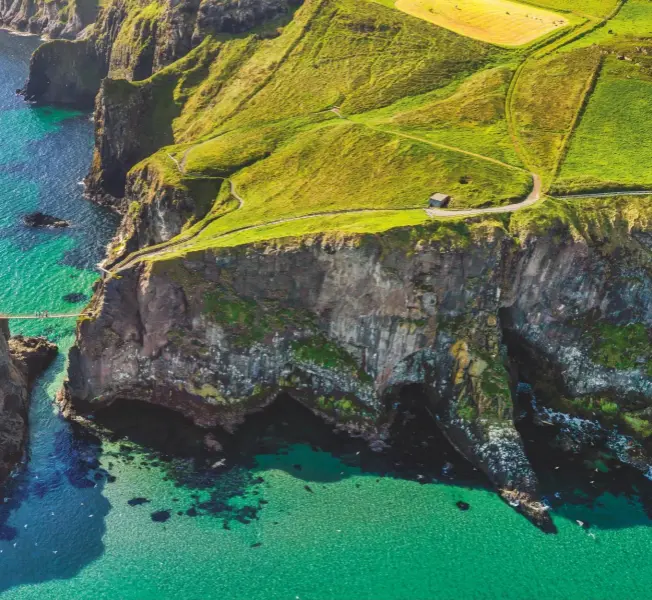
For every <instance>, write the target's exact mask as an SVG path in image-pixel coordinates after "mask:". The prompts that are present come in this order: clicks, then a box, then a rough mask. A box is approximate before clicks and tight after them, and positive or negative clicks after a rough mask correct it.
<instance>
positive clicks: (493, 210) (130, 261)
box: [102, 173, 541, 275]
mask: <svg viewBox="0 0 652 600" xmlns="http://www.w3.org/2000/svg"><path fill="white" fill-rule="evenodd" d="M532 181H533V188H532V191H531V192H530V194H529V195H528V197H527V198H526V199H525V200H524V201H523V202H519V203H516V204H507V205H505V206H492V207H490V208H471V209H461V210H454V209H442V208H431V209H424V208H351V209H342V210H333V211H328V212H317V213H310V214H307V215H302V216H300V217H289V218H286V219H275V220H273V221H267V222H266V223H259V224H256V225H245V226H243V227H236V228H235V229H231V230H229V231H225V232H224V233H220V234H218V235H216V236H214V237H213V238H211V239H212V240H218V239H220V238H223V237H226V236H229V235H234V234H237V233H242V232H243V231H253V230H256V229H264V228H266V227H272V226H274V225H283V224H285V223H294V222H296V221H305V220H307V219H314V218H325V217H333V216H337V215H350V214H374V213H375V214H378V213H390V212H391V213H394V212H422V211H425V212H426V214H427V215H428V216H430V217H436V218H441V217H444V218H460V217H475V216H480V215H484V214H500V213H508V212H514V211H517V210H521V209H523V208H527V207H528V206H532V205H533V204H535V203H536V202H538V201H539V200H540V198H541V179H540V177H539V176H538V175H536V174H534V173H533V174H532ZM229 183H231V190H232V191H233V190H234V186H233V182H231V181H230V180H229ZM234 197H235V198H236V199H237V200H238V201H239V202H240V203H241V204H240V208H241V207H242V205H244V199H243V198H242V197H240V196H239V195H237V193H236V194H234ZM221 216H223V215H220V216H218V217H216V218H215V219H212V220H210V221H207V222H206V224H205V225H204V226H203V227H202V228H201V229H199V230H197V231H196V232H195V233H194V234H193V235H192V236H191V237H189V238H185V239H182V240H179V241H177V242H168V243H167V244H166V245H165V246H163V247H158V248H152V249H151V250H150V251H145V252H143V253H140V254H138V255H136V256H131V257H128V258H127V259H126V260H125V261H123V262H122V263H119V264H117V265H116V266H115V267H114V269H113V270H112V271H106V270H105V269H102V270H103V271H105V272H106V273H109V274H111V275H114V274H116V273H119V272H121V271H125V270H127V269H130V268H131V267H133V266H134V265H135V264H136V263H138V262H140V261H141V260H142V259H144V258H152V257H155V256H162V255H164V254H167V253H168V252H169V251H170V250H181V249H183V248H184V247H186V246H192V245H193V242H194V239H195V238H196V237H197V236H198V235H199V234H200V233H201V232H202V231H204V229H206V227H208V225H210V224H211V223H213V222H214V221H215V220H216V219H219V218H220V217H221Z"/></svg>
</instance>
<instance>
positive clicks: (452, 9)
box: [382, 0, 568, 46]
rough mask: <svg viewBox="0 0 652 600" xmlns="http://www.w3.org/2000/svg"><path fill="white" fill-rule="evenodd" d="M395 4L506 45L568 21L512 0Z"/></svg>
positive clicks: (525, 41) (442, 24) (523, 41)
mask: <svg viewBox="0 0 652 600" xmlns="http://www.w3.org/2000/svg"><path fill="white" fill-rule="evenodd" d="M391 2H392V0H382V3H383V4H386V5H391ZM394 6H395V7H396V8H397V9H398V10H401V11H403V12H405V13H407V14H409V15H412V16H414V17H417V18H419V19H423V20H424V21H429V22H430V23H434V24H435V25H439V26H440V27H445V28H447V29H450V30H451V31H455V32H457V33H459V34H461V35H465V36H468V37H471V38H475V39H478V40H482V41H484V42H489V43H490V44H499V45H503V46H522V45H524V44H528V43H529V42H532V41H533V40H536V39H537V38H539V37H541V36H544V35H546V34H548V33H551V32H552V31H555V30H556V29H560V28H562V27H564V26H565V25H567V24H568V21H567V20H566V18H565V17H564V16H562V15H559V14H556V13H554V12H551V11H548V10H544V9H541V8H537V7H535V6H532V5H531V4H530V5H528V4H521V3H520V2H512V1H511V0H395V2H394Z"/></svg>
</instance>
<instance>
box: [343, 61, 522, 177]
mask: <svg viewBox="0 0 652 600" xmlns="http://www.w3.org/2000/svg"><path fill="white" fill-rule="evenodd" d="M512 75H513V71H512V69H511V68H509V67H495V68H492V69H486V70H484V71H480V72H478V73H475V74H474V75H472V76H471V77H469V78H467V79H465V80H463V81H462V82H459V83H457V82H456V83H455V84H454V85H452V86H449V87H447V88H445V89H444V90H439V91H437V93H433V94H425V95H422V96H413V97H410V98H407V99H404V100H402V101H399V102H397V103H395V104H393V105H391V106H389V107H386V108H383V109H380V110H378V111H372V112H369V113H363V114H361V115H359V116H356V117H354V120H355V121H360V122H362V123H367V124H370V125H373V126H377V127H381V128H383V129H386V130H388V131H400V132H403V133H408V134H412V135H415V136H418V137H420V138H423V139H425V140H429V141H432V142H435V143H441V144H446V145H449V146H454V147H456V148H461V149H462V150H466V151H469V152H475V153H477V154H482V155H483V156H487V157H490V158H494V159H496V160H499V161H501V162H505V163H507V164H510V165H515V166H522V164H521V161H520V160H519V158H518V156H517V155H516V152H515V150H514V145H513V143H512V140H511V139H510V137H509V132H508V128H507V122H506V119H505V100H506V95H507V89H508V87H509V83H510V81H511V78H512Z"/></svg>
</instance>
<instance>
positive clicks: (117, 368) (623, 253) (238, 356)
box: [64, 205, 652, 526]
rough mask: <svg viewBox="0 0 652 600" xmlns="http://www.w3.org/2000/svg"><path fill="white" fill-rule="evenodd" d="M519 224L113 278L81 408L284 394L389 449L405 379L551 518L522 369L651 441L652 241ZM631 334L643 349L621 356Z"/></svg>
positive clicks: (79, 378) (509, 496)
mask: <svg viewBox="0 0 652 600" xmlns="http://www.w3.org/2000/svg"><path fill="white" fill-rule="evenodd" d="M629 208H630V210H631V206H630V207H629ZM159 209H161V205H159ZM163 214H165V211H164V212H163ZM512 221H513V222H512V223H510V224H509V225H506V224H505V223H504V222H495V221H480V222H477V223H475V224H473V223H471V224H467V225H465V229H464V230H463V231H462V233H460V230H459V227H457V229H456V228H455V227H452V228H450V227H448V226H446V225H443V224H433V226H432V227H431V228H430V229H429V228H425V229H424V228H420V229H418V230H417V231H416V232H415V231H414V230H412V231H411V232H407V231H400V230H399V231H393V232H391V231H390V232H388V233H386V234H383V235H381V236H361V237H360V236H357V237H353V238H350V239H329V238H328V237H324V236H321V237H317V238H313V239H303V240H294V241H292V240H290V241H288V240H286V241H285V242H283V243H279V244H274V243H272V244H259V245H256V244H254V245H249V246H243V247H239V248H232V249H220V250H217V249H216V250H212V251H205V252H198V253H192V254H189V255H187V256H185V257H180V258H169V259H167V260H164V259H163V258H161V259H160V260H155V261H154V262H144V263H141V265H140V266H136V267H133V268H131V269H129V270H127V271H123V272H122V273H121V277H120V279H116V278H111V277H109V278H107V279H105V280H104V281H103V282H102V284H101V286H100V287H99V289H98V291H97V293H96V295H95V297H94V299H93V302H92V305H91V308H92V314H93V316H92V318H89V319H85V320H84V321H83V322H81V323H80V325H79V329H78V335H77V344H76V346H75V347H74V349H73V352H72V354H71V363H70V370H69V381H68V383H67V384H66V388H65V394H64V396H65V402H66V403H67V406H68V408H69V409H70V410H76V411H81V412H82V413H85V412H87V411H93V410H97V409H100V408H101V407H102V406H105V405H107V404H110V403H111V402H113V401H114V400H115V399H117V398H136V399H140V400H144V401H147V402H153V403H158V404H162V405H164V406H167V407H169V408H173V409H175V410H178V411H179V412H181V413H183V414H185V415H187V416H189V417H190V418H192V419H194V420H195V422H197V423H198V424H201V425H203V426H206V427H214V426H222V427H225V428H226V429H228V430H232V429H233V428H234V427H235V426H237V424H239V423H240V422H241V421H242V419H243V418H244V417H245V416H246V415H247V414H248V413H249V412H251V411H253V410H256V409H258V408H260V407H261V406H263V405H265V404H266V403H269V402H270V401H271V400H272V399H273V398H274V397H276V395H278V394H279V393H280V392H288V393H290V394H291V395H293V396H294V397H295V398H296V399H298V400H299V401H301V402H303V403H305V404H306V405H307V406H308V407H310V408H311V409H312V410H314V411H315V412H317V413H318V414H321V415H322V416H324V417H325V418H327V419H330V420H332V421H333V422H334V423H336V424H337V425H338V426H340V427H344V428H347V429H349V430H352V431H359V432H362V433H363V434H364V435H365V436H367V438H368V439H370V440H372V441H373V440H384V441H387V424H388V423H390V422H391V421H392V419H393V416H394V415H395V414H396V411H399V410H401V407H400V404H398V403H397V398H398V397H399V392H400V391H401V390H402V389H404V388H405V387H406V386H410V389H411V390H414V393H415V394H417V395H418V396H419V397H420V398H422V401H423V402H425V403H426V405H427V406H428V408H429V410H430V411H431V414H433V416H434V421H433V426H434V423H435V422H436V424H437V425H438V426H439V427H440V428H441V429H442V430H443V431H444V432H445V434H446V435H447V436H448V438H449V439H450V440H451V442H452V443H453V444H454V445H455V446H456V447H457V448H458V449H459V451H460V452H461V453H462V454H463V455H464V456H466V457H467V458H468V459H469V460H470V461H471V462H473V463H474V464H475V465H476V466H478V467H479V468H481V469H482V470H483V471H484V472H485V473H487V475H488V476H489V478H490V479H491V480H492V482H493V483H494V484H495V485H496V487H497V488H498V489H499V490H500V491H501V494H502V495H503V497H504V498H505V499H506V500H508V501H509V502H510V503H511V504H512V505H516V506H519V508H520V510H522V511H523V512H524V513H525V514H526V515H528V516H529V517H530V518H531V519H533V520H534V521H535V522H537V523H538V524H540V525H543V526H547V525H548V524H549V522H548V519H547V516H546V513H545V511H544V510H543V509H542V507H541V506H540V505H539V504H538V503H537V500H536V498H537V492H536V486H537V482H536V476H535V474H534V473H533V472H532V469H531V467H530V465H529V462H528V459H527V457H526V455H525V452H524V450H523V446H522V442H521V439H520V436H519V434H518V432H517V431H516V429H515V427H514V423H513V403H512V395H513V391H514V389H515V386H516V384H517V383H518V381H519V380H522V379H525V380H527V381H529V382H530V383H532V384H533V385H534V386H535V388H536V389H537V393H538V392H539V391H540V392H541V400H540V401H542V402H546V401H552V402H553V404H554V403H555V402H561V403H562V404H563V403H564V402H565V403H566V405H565V406H566V408H568V403H569V402H574V403H576V405H577V406H579V407H580V408H581V407H582V406H586V407H587V410H592V411H593V412H594V414H595V413H596V412H597V413H598V418H600V410H601V407H607V406H609V407H610V408H609V415H610V417H612V418H605V419H602V422H603V424H604V425H605V427H610V426H612V425H613V424H615V423H617V424H618V425H619V427H621V430H622V428H625V430H626V431H628V432H629V433H630V434H632V435H634V437H636V438H638V439H639V440H645V435H644V433H645V428H644V427H643V424H647V423H648V420H649V416H650V415H649V412H650V409H649V407H650V406H651V405H652V378H651V375H652V368H650V365H651V364H652V362H651V361H652V353H651V352H650V349H649V348H650V345H649V332H650V331H651V330H652V321H651V320H650V318H651V315H652V306H651V304H652V300H651V299H652V295H650V294H649V290H650V286H651V285H652V282H651V281H650V275H649V270H648V269H649V262H648V261H649V258H650V256H652V254H651V253H652V247H650V245H649V239H648V238H647V237H646V236H645V235H643V234H641V233H640V231H639V230H638V229H635V226H634V225H633V224H632V223H631V222H629V223H628V222H627V220H626V219H625V218H624V217H623V216H622V214H621V215H619V216H618V217H617V218H616V219H615V221H614V222H613V223H612V224H611V225H608V224H607V223H604V224H603V229H602V231H600V230H598V231H597V232H596V231H592V232H591V236H583V235H581V234H580V232H578V231H576V230H572V229H571V227H570V226H569V225H568V224H566V225H562V224H560V223H558V224H557V225H558V227H557V228H555V227H552V228H550V230H549V233H546V234H537V233H536V232H532V231H528V225H527V224H525V225H524V224H523V223H522V222H519V221H518V220H517V219H512ZM139 227H140V225H138V223H132V229H133V236H134V239H136V238H137V237H138V235H139V234H138V232H137V230H138V229H139ZM433 228H434V229H433ZM140 235H144V234H143V233H141V234H140ZM607 236H608V237H609V239H610V240H611V241H610V242H609V244H608V245H607V244H605V243H604V241H605V240H606V237H607ZM587 323H589V324H590V325H589V326H587ZM632 330H636V331H638V333H639V334H640V337H641V339H640V340H639V341H640V343H639V344H638V345H637V346H636V344H634V346H636V347H632V346H633V344H632V339H633V338H632V335H631V331H632ZM623 331H624V332H625V333H626V339H627V343H626V345H628V346H630V347H631V348H630V349H629V350H627V349H625V350H624V351H621V350H620V346H622V345H623V344H622V341H621V338H620V337H619V336H622V332H623ZM553 388H554V392H555V393H554V396H553V395H552V394H551V390H552V389H553ZM613 404H615V405H616V406H617V408H616V412H617V419H616V417H614V409H613V408H611V407H612V405H613ZM580 412H581V411H580ZM604 412H605V416H607V410H605V411H604ZM614 419H615V420H614ZM648 427H649V425H648Z"/></svg>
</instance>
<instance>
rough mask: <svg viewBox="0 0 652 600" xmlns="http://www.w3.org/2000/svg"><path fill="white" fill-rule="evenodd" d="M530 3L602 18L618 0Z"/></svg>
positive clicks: (572, 0)
mask: <svg viewBox="0 0 652 600" xmlns="http://www.w3.org/2000/svg"><path fill="white" fill-rule="evenodd" d="M529 4H536V5H537V6H541V7H543V8H549V9H552V10H557V11H564V12H566V11H567V12H574V13H575V14H578V15H587V16H590V17H596V18H602V17H606V16H607V15H608V14H609V13H610V12H611V11H612V10H613V9H614V8H615V7H616V5H617V4H618V0H532V1H531V2H529Z"/></svg>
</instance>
